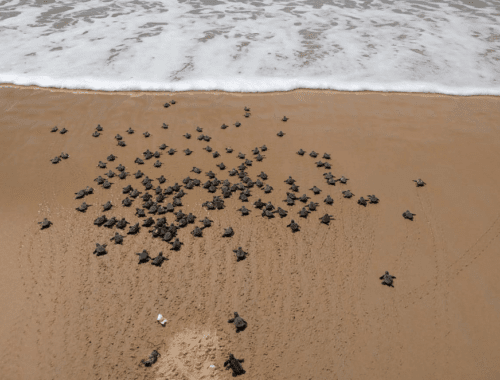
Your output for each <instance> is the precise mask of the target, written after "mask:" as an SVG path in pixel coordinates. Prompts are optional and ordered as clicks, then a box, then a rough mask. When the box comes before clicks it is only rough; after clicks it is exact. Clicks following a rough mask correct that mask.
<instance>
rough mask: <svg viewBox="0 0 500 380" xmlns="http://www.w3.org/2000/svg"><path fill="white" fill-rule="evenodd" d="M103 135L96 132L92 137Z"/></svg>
mask: <svg viewBox="0 0 500 380" xmlns="http://www.w3.org/2000/svg"><path fill="white" fill-rule="evenodd" d="M100 135H101V134H100V133H99V132H97V131H94V133H92V137H99V136H100Z"/></svg>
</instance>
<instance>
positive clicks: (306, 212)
mask: <svg viewBox="0 0 500 380" xmlns="http://www.w3.org/2000/svg"><path fill="white" fill-rule="evenodd" d="M309 213H310V211H309V210H306V208H305V207H303V208H302V210H300V211H299V212H298V213H297V214H299V216H300V217H301V218H307V215H308V214H309Z"/></svg>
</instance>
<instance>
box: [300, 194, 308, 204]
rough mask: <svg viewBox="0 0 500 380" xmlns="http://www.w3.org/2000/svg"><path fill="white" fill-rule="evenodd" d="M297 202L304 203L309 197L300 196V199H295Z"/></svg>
mask: <svg viewBox="0 0 500 380" xmlns="http://www.w3.org/2000/svg"><path fill="white" fill-rule="evenodd" d="M297 199H298V200H299V201H301V202H304V203H306V202H307V200H308V199H311V198H310V197H308V196H307V195H305V194H302V196H301V197H300V198H297Z"/></svg>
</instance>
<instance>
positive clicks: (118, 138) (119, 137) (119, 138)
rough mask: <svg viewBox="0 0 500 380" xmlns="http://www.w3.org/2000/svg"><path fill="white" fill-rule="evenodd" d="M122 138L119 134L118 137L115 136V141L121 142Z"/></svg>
mask: <svg viewBox="0 0 500 380" xmlns="http://www.w3.org/2000/svg"><path fill="white" fill-rule="evenodd" d="M122 138H123V137H121V136H120V135H119V134H117V135H116V136H115V139H117V140H121V139H122Z"/></svg>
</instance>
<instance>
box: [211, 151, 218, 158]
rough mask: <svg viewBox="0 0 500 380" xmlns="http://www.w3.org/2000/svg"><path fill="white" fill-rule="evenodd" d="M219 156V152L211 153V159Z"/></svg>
mask: <svg viewBox="0 0 500 380" xmlns="http://www.w3.org/2000/svg"><path fill="white" fill-rule="evenodd" d="M219 156H220V154H219V152H217V151H215V152H213V153H212V157H213V158H217V157H219Z"/></svg>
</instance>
